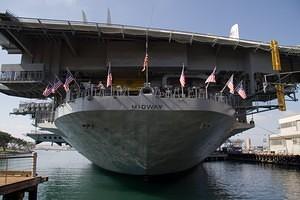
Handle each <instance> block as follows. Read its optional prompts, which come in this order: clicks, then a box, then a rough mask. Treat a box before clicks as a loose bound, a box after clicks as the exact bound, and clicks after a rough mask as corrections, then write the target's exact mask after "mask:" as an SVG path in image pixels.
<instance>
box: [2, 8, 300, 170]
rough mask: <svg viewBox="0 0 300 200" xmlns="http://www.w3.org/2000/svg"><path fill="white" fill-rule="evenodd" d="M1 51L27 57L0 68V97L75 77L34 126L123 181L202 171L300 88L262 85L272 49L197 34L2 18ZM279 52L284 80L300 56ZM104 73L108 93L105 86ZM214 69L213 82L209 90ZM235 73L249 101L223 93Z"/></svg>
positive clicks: (298, 51)
mask: <svg viewBox="0 0 300 200" xmlns="http://www.w3.org/2000/svg"><path fill="white" fill-rule="evenodd" d="M0 45H1V46H2V48H3V49H5V50H6V51H7V52H8V53H9V54H22V59H21V64H3V65H2V66H1V76H0V83H1V84H0V91H1V92H2V93H5V94H8V95H12V96H19V97H26V98H38V99H44V98H45V97H44V96H43V91H44V90H45V88H46V87H47V85H48V84H49V83H50V84H53V81H54V82H57V80H62V82H64V81H65V79H66V78H67V76H68V73H71V74H72V76H74V78H75V79H76V84H75V83H73V84H72V85H70V90H69V91H68V92H65V90H64V89H63V87H60V88H59V89H58V90H57V91H56V92H55V93H51V94H50V95H49V97H50V98H51V99H52V100H53V101H52V106H51V108H52V109H51V111H47V112H45V111H43V112H42V111H39V110H37V111H36V112H34V117H36V120H37V126H39V127H40V128H41V129H42V130H48V131H51V132H54V133H55V134H60V135H61V136H62V137H63V138H64V140H65V141H67V142H68V143H69V144H71V145H72V146H73V147H75V148H76V149H77V150H78V151H79V152H80V153H82V154H83V155H84V156H85V157H87V158H88V159H89V160H91V161H92V162H93V163H94V164H96V165H98V166H100V167H102V168H104V169H107V170H111V171H114V172H119V173H126V174H136V175H157V174H166V173H174V172H178V171H182V170H186V169H189V168H191V167H193V166H195V165H197V164H198V163H199V162H201V161H202V160H203V159H204V158H205V157H206V156H207V155H209V154H210V153H211V152H212V151H214V150H215V149H216V148H217V147H218V146H219V145H220V144H221V143H223V142H224V141H225V140H226V139H227V138H228V137H230V136H232V135H234V134H236V133H239V132H241V131H244V130H247V129H249V128H252V127H254V124H253V123H252V122H251V123H248V122H247V120H246V116H247V114H252V113H256V112H263V111H267V110H272V109H277V108H278V107H279V106H278V105H277V104H274V103H272V104H270V102H271V100H273V99H275V98H276V97H277V96H278V91H281V92H284V94H286V95H287V96H289V97H290V98H291V99H292V100H295V97H294V96H293V95H294V93H295V90H296V86H295V85H294V84H293V83H296V82H297V80H299V76H297V75H296V74H292V75H290V76H288V77H286V78H285V80H284V81H285V82H286V83H288V84H285V85H284V90H283V88H281V89H280V90H278V88H277V87H275V86H274V85H272V84H269V85H267V87H266V85H265V84H266V83H267V82H266V76H265V75H269V74H271V73H274V71H273V67H272V59H271V54H270V44H268V43H263V42H256V41H249V40H242V39H237V38H227V37H219V36H212V35H206V34H198V33H191V32H182V31H172V30H164V29H154V28H143V27H134V26H126V25H114V24H101V23H93V22H79V21H76V22H75V21H64V20H48V19H38V18H20V17H15V16H13V15H11V14H9V13H3V14H0ZM146 47H147V48H146ZM279 49H280V59H281V65H282V68H281V72H288V71H300V65H299V63H300V57H299V55H300V48H299V47H289V46H280V47H279ZM145 53H146V55H147V63H148V68H147V71H148V72H147V76H146V77H147V80H146V79H145V72H142V68H143V64H144V62H145V58H146V56H145ZM108 65H109V66H110V70H111V73H112V76H113V79H112V86H109V87H108V88H106V87H104V88H101V87H99V86H100V85H99V81H103V83H106V80H108V79H107V75H108ZM183 65H184V76H185V82H186V84H185V87H183V88H181V87H180V82H179V78H180V75H181V73H182V69H183ZM214 67H216V69H217V70H216V73H215V78H216V81H215V83H211V84H210V85H209V87H207V84H205V81H206V80H207V77H208V76H209V75H210V74H211V72H212V70H213V68H214ZM232 74H234V82H235V84H237V83H238V82H240V81H242V82H243V88H244V90H245V92H246V94H247V98H246V99H242V98H240V96H239V95H238V94H236V93H235V94H231V93H229V91H228V90H227V89H226V90H224V91H223V92H220V91H221V90H222V88H223V87H224V85H225V84H226V82H227V81H228V79H229V78H230V76H231V75H232ZM279 80H280V81H282V80H281V79H279ZM276 81H278V77H277V76H268V82H276ZM280 84H282V83H280ZM276 92H277V94H276ZM281 96H282V95H281ZM279 108H280V107H279ZM16 113H18V112H16ZM21 113H22V112H21Z"/></svg>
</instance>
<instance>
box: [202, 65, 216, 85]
mask: <svg viewBox="0 0 300 200" xmlns="http://www.w3.org/2000/svg"><path fill="white" fill-rule="evenodd" d="M215 82H216V67H215V68H214V70H213V72H212V73H211V74H210V75H209V77H207V79H206V81H205V83H215Z"/></svg>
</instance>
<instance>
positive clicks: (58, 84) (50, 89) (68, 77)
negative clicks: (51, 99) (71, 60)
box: [43, 69, 79, 97]
mask: <svg viewBox="0 0 300 200" xmlns="http://www.w3.org/2000/svg"><path fill="white" fill-rule="evenodd" d="M73 81H74V82H75V83H76V84H77V86H78V87H79V85H78V83H77V82H76V80H75V78H74V76H73V75H72V73H71V72H70V71H69V70H68V69H67V75H66V80H65V83H63V82H62V81H61V80H60V79H59V78H58V77H57V76H55V79H54V82H53V83H52V84H51V83H49V84H48V85H47V87H46V88H45V90H44V91H43V96H45V97H48V96H49V95H50V94H54V93H55V92H56V91H57V90H58V89H59V88H60V87H61V86H63V88H64V89H65V91H66V92H68V91H69V85H70V84H71V83H72V82H73Z"/></svg>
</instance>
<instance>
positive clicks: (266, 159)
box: [227, 153, 300, 166]
mask: <svg viewBox="0 0 300 200" xmlns="http://www.w3.org/2000/svg"><path fill="white" fill-rule="evenodd" d="M227 159H228V160H233V161H246V162H257V163H271V164H278V165H287V166H300V155H288V154H272V153H229V154H228V158H227Z"/></svg>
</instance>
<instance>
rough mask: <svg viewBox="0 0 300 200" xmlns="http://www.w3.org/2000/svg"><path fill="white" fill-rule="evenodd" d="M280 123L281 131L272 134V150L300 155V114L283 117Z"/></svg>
mask: <svg viewBox="0 0 300 200" xmlns="http://www.w3.org/2000/svg"><path fill="white" fill-rule="evenodd" d="M279 125H280V133H279V134H273V135H270V150H271V151H274V152H275V153H285V154H294V155H300V115H294V116H290V117H285V118H282V119H280V120H279Z"/></svg>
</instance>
